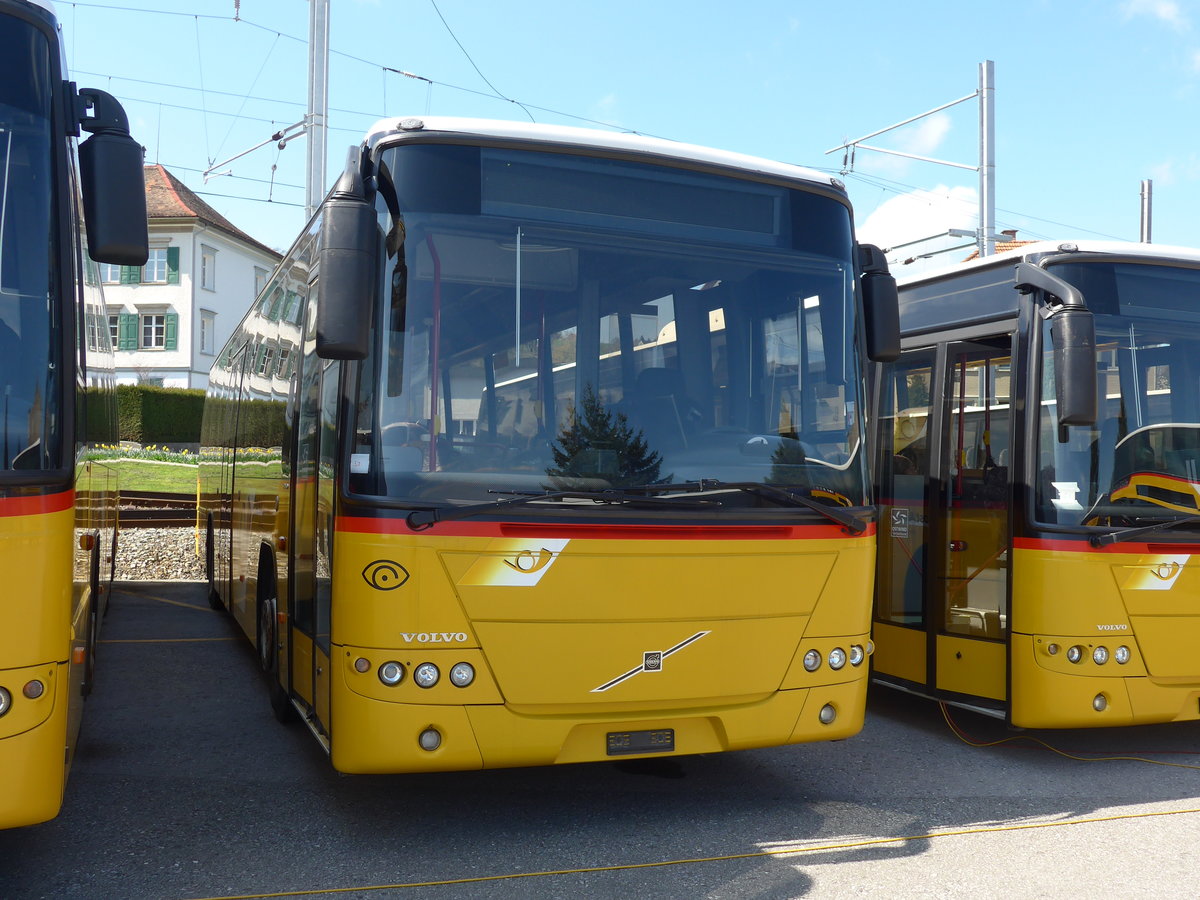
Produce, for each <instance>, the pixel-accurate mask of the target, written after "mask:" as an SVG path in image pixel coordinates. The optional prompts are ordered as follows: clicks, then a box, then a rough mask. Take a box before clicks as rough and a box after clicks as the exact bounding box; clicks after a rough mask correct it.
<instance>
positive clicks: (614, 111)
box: [578, 94, 620, 125]
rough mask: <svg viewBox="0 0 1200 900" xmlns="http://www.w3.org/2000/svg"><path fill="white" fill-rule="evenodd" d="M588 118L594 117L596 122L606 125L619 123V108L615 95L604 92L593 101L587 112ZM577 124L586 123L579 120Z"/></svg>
mask: <svg viewBox="0 0 1200 900" xmlns="http://www.w3.org/2000/svg"><path fill="white" fill-rule="evenodd" d="M588 118H590V119H594V120H595V121H597V122H604V123H605V124H607V125H619V124H620V109H619V104H618V102H617V95H616V94H605V95H604V96H603V97H601V98H600V99H599V100H597V101H596V102H595V103H593V104H592V108H591V111H590V112H589V113H588ZM578 124H580V125H585V124H586V123H583V122H580V123H578Z"/></svg>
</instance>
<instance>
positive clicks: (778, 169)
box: [366, 116, 845, 193]
mask: <svg viewBox="0 0 1200 900" xmlns="http://www.w3.org/2000/svg"><path fill="white" fill-rule="evenodd" d="M430 132H438V133H450V134H463V135H471V136H477V137H495V138H503V139H506V140H518V141H531V142H544V143H547V144H558V145H567V146H572V147H587V148H595V149H599V150H618V151H625V152H633V153H645V154H651V155H654V156H663V157H669V158H671V159H681V160H691V161H694V162H700V163H708V164H712V165H717V166H724V167H727V168H733V169H742V170H744V171H748V172H756V173H760V174H763V175H771V176H775V177H782V178H788V179H795V180H798V181H807V182H810V183H812V184H818V185H821V186H823V187H833V188H836V189H837V190H838V191H839V192H841V193H845V186H844V185H843V184H842V182H841V181H839V180H838V179H837V178H834V177H833V176H831V175H827V174H825V173H824V172H818V171H816V170H815V169H808V168H805V167H803V166H795V165H792V164H791V163H782V162H775V161H773V160H769V159H762V158H760V157H757V156H747V155H745V154H742V153H731V152H727V151H724V150H715V149H713V148H711V147H700V146H697V145H695V144H683V143H677V142H675V141H668V140H663V139H662V138H652V137H645V136H643V135H640V134H630V133H627V132H617V131H601V130H599V129H592V128H574V127H571V126H566V125H541V124H538V123H535V122H507V121H502V120H498V119H471V118H460V117H457V116H405V117H400V118H391V119H380V120H379V121H378V122H376V123H375V124H374V125H373V126H372V127H371V129H370V130H369V131H368V132H367V137H366V143H367V145H368V146H371V147H373V146H375V144H376V143H378V142H380V141H382V140H385V139H386V138H387V137H389V136H390V135H394V134H414V133H430Z"/></svg>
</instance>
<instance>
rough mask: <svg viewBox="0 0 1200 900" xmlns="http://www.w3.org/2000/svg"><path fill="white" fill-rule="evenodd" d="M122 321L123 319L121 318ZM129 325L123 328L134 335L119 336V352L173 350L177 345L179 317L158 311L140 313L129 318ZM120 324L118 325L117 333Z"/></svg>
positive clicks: (175, 314)
mask: <svg viewBox="0 0 1200 900" xmlns="http://www.w3.org/2000/svg"><path fill="white" fill-rule="evenodd" d="M121 318H122V319H124V318H125V317H124V316H122V317H121ZM129 320H131V321H130V322H129V325H130V326H132V328H130V327H129V326H125V327H126V328H127V329H128V330H129V331H134V334H128V331H127V332H126V334H127V335H128V336H126V335H122V334H119V335H118V338H119V343H118V345H117V347H118V349H120V350H126V349H128V350H174V349H176V346H177V345H178V335H179V315H178V314H177V313H172V312H162V311H159V310H153V311H145V310H143V311H141V312H139V313H138V314H137V315H131V316H130V317H129ZM120 330H121V324H120V323H118V331H120Z"/></svg>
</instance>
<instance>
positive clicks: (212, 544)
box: [204, 521, 225, 611]
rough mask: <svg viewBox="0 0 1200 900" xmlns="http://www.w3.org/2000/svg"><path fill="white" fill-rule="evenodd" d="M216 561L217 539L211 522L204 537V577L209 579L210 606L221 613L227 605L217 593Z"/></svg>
mask: <svg viewBox="0 0 1200 900" xmlns="http://www.w3.org/2000/svg"><path fill="white" fill-rule="evenodd" d="M216 560H217V550H216V538H215V537H213V527H212V522H211V521H210V522H209V523H208V531H207V533H206V535H205V537H204V577H205V578H206V579H208V605H209V606H211V607H212V608H213V609H215V610H218V611H220V610H223V609H225V604H224V603H222V602H221V595H220V594H219V593H218V592H217V566H216Z"/></svg>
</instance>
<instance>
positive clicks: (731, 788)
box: [0, 582, 1200, 900]
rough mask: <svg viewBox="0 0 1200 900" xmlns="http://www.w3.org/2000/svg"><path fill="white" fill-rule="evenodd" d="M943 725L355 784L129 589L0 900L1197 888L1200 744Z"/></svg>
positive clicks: (242, 664)
mask: <svg viewBox="0 0 1200 900" xmlns="http://www.w3.org/2000/svg"><path fill="white" fill-rule="evenodd" d="M950 717H951V722H953V724H954V725H955V726H957V728H958V730H959V732H960V733H956V732H955V731H954V730H953V729H952V728H951V724H950V722H948V721H947V720H946V718H945V717H944V716H943V712H942V711H941V710H940V708H939V707H938V706H937V704H934V703H931V702H929V701H927V700H922V699H919V698H916V697H910V696H908V695H905V694H901V693H897V692H894V691H888V690H884V689H882V688H880V689H873V691H872V696H871V700H870V704H869V708H868V714H867V725H866V728H865V729H864V731H863V732H862V734H860V735H858V736H857V737H854V738H852V739H850V740H848V741H844V742H841V743H836V744H812V745H796V746H790V747H778V748H772V749H767V750H756V751H746V752H741V753H730V754H716V755H711V756H701V757H686V758H681V759H659V760H653V761H649V762H637V761H626V762H624V763H599V764H589V765H577V766H560V767H551V768H536V769H512V770H497V771H488V772H465V773H449V774H430V775H402V776H390V777H379V776H342V775H339V774H337V773H335V772H334V771H333V769H332V768H331V767H330V765H329V761H328V758H327V757H326V756H325V754H324V751H323V750H322V749H321V748H320V746H319V745H318V744H317V743H316V741H315V740H313V738H312V737H311V735H309V733H308V732H307V730H306V729H305V728H304V727H303V726H290V727H289V726H283V725H280V724H278V723H277V722H276V721H275V719H274V718H273V717H272V715H271V710H270V705H269V703H268V699H267V691H266V686H265V683H264V682H263V680H262V677H261V675H260V674H259V672H258V670H257V667H256V664H255V658H254V654H253V652H252V650H251V648H250V647H249V646H248V645H247V644H246V642H245V641H244V640H243V639H242V638H241V636H240V632H239V631H237V630H236V628H235V626H234V625H233V623H232V621H231V620H230V619H229V618H228V617H226V616H225V615H224V614H223V613H217V612H213V611H212V610H211V609H209V607H208V604H207V602H206V600H205V591H204V586H203V585H202V584H199V583H193V582H174V583H148V582H126V583H118V584H117V586H116V591H115V594H114V597H113V600H112V604H111V608H110V613H109V615H108V618H107V620H106V621H105V623H104V630H103V634H102V644H101V653H100V655H99V658H98V662H97V686H96V690H95V693H93V695H92V697H91V698H90V699H89V700H88V704H87V710H86V712H85V721H84V727H83V735H82V737H81V741H80V746H79V749H78V754H77V757H76V761H75V765H74V768H73V771H72V773H71V779H70V782H69V784H68V787H67V795H66V800H65V803H64V807H63V811H62V814H61V815H60V816H59V817H58V818H57V819H55V820H54V821H52V822H49V823H46V824H44V825H39V826H34V827H31V828H21V829H11V830H8V831H0V898H4V900H24V898H42V897H45V898H55V900H60V898H89V900H92V898H109V897H112V898H128V900H133V898H218V897H220V898H233V897H236V898H252V897H253V898H260V897H334V898H339V900H346V898H372V900H374V898H384V897H398V898H421V900H424V898H437V900H442V898H446V900H449V898H454V900H458V898H468V900H474V898H513V897H519V898H526V897H531V898H560V897H561V898H579V897H587V898H618V897H620V898H628V897H634V898H642V897H645V898H655V900H670V898H689V900H691V898H709V900H727V898H729V900H733V898H737V900H743V898H753V900H768V898H770V900H776V898H795V897H845V896H860V897H972V898H979V897H992V896H1004V897H1009V898H1019V897H1054V898H1061V897H1064V896H1070V895H1075V896H1079V895H1083V894H1086V895H1100V896H1105V895H1113V896H1119V897H1151V896H1153V897H1161V896H1163V895H1180V896H1194V895H1196V894H1197V893H1200V891H1198V890H1197V888H1196V887H1195V875H1194V866H1195V862H1194V859H1193V856H1194V852H1195V847H1196V842H1197V836H1198V835H1200V726H1198V725H1197V724H1181V725H1171V726H1155V727H1149V728H1141V729H1118V730H1105V731H1072V732H1061V731H1060V732H1036V733H1034V732H1019V733H1014V732H1009V731H1006V730H1005V728H1004V726H1003V724H1002V723H1000V722H997V721H995V720H992V719H988V718H985V717H981V716H977V715H974V714H972V713H969V712H965V711H950ZM968 741H969V742H968ZM991 742H1000V743H998V744H995V745H993V746H977V745H978V744H987V743H991ZM11 777H19V775H17V774H14V773H0V789H3V779H4V778H11Z"/></svg>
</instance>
